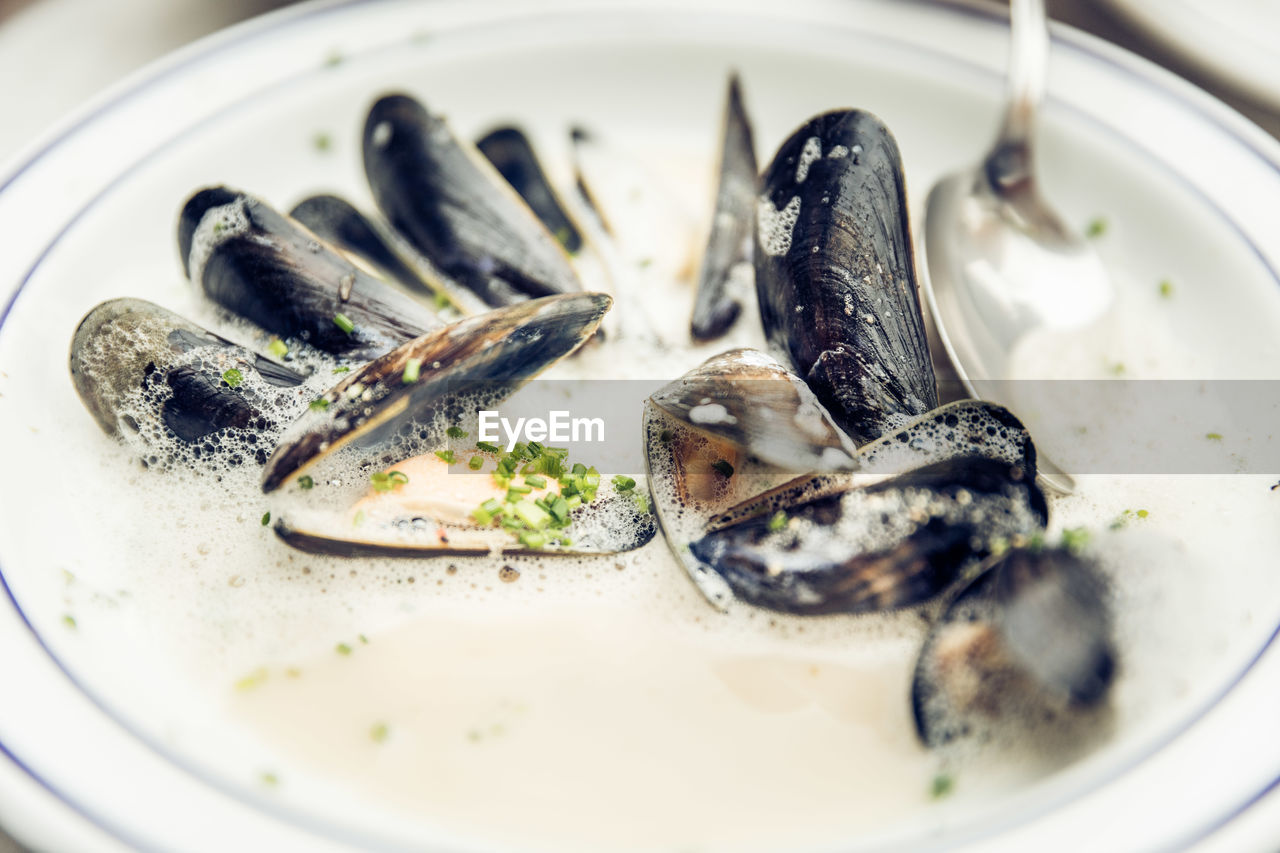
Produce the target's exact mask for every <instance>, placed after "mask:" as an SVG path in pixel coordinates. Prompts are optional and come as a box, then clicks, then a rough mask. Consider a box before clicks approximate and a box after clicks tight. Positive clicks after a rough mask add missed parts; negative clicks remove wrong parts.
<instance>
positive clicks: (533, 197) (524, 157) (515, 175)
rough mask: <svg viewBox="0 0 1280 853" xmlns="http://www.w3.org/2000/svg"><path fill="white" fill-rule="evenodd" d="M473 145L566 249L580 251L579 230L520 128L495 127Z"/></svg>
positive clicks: (582, 240) (583, 242)
mask: <svg viewBox="0 0 1280 853" xmlns="http://www.w3.org/2000/svg"><path fill="white" fill-rule="evenodd" d="M476 148H478V149H480V153H481V154H483V155H484V156H485V159H487V160H488V161H489V162H490V163H492V164H493V167H494V168H495V169H497V170H498V174H500V175H502V177H503V178H504V179H505V180H506V181H507V183H509V184H510V185H511V188H512V189H514V190H515V191H516V192H517V193H519V194H520V197H521V198H522V199H524V201H525V204H527V205H529V209H530V210H532V211H533V213H534V215H535V216H537V217H538V219H540V220H542V224H543V225H545V226H546V227H547V230H548V231H550V232H551V233H552V234H553V235H555V238H556V239H557V240H559V241H560V245H562V246H564V249H565V251H566V252H568V253H569V254H570V255H574V254H577V253H578V252H580V251H582V248H583V246H584V245H585V240H584V238H583V235H582V231H581V229H579V228H578V225H577V223H576V222H574V220H573V217H571V216H570V215H569V212H568V211H567V210H566V209H565V204H564V202H562V201H561V199H560V196H559V194H558V193H557V192H556V191H555V189H554V188H553V187H552V186H551V182H550V181H549V180H548V179H547V175H546V172H544V171H543V169H542V164H541V163H540V162H539V161H538V156H537V155H536V154H535V153H534V151H533V145H532V144H531V143H530V142H529V138H528V137H527V136H525V133H524V131H523V130H521V129H520V128H518V127H513V126H511V125H504V126H502V127H498V128H494V129H493V130H491V131H489V132H488V133H486V134H485V135H484V136H482V137H480V140H479V141H478V142H476Z"/></svg>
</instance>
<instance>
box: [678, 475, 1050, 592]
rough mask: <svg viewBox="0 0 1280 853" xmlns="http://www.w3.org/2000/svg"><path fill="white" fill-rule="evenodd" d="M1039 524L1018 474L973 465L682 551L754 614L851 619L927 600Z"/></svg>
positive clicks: (813, 507) (768, 520)
mask: <svg viewBox="0 0 1280 853" xmlns="http://www.w3.org/2000/svg"><path fill="white" fill-rule="evenodd" d="M1047 521H1048V509H1047V507H1046V504H1045V500H1044V496H1043V495H1042V494H1041V493H1040V490H1039V489H1038V488H1036V486H1035V483H1034V480H1033V478H1031V477H1028V476H1027V472H1025V471H1023V470H1022V469H1021V468H1019V467H1018V466H1014V465H1009V464H1007V463H1004V462H997V461H995V460H992V459H987V458H984V457H981V456H962V457H959V458H955V459H949V460H946V461H943V462H936V463H933V464H931V465H926V466H924V467H922V468H918V469H916V470H914V471H910V472H908V473H906V474H901V475H899V476H897V477H893V478H890V479H888V480H883V481H881V482H878V483H874V484H872V485H868V486H864V487H862V488H850V489H848V490H846V491H843V492H839V493H836V494H829V495H825V496H822V497H818V498H815V499H812V500H807V501H804V502H802V503H799V504H794V505H792V504H788V505H785V506H781V505H780V506H778V507H777V509H776V510H774V511H773V513H772V514H768V515H759V516H754V517H751V518H748V519H746V520H744V521H739V522H736V523H734V524H731V525H729V526H727V527H724V528H721V529H718V530H713V531H712V532H710V533H708V534H707V535H706V536H704V537H703V538H702V539H699V540H697V541H695V542H692V543H690V545H689V550H690V552H691V554H692V555H693V557H694V558H695V559H697V560H699V561H701V562H702V563H705V564H706V565H708V566H710V567H711V568H712V569H714V570H715V572H716V573H717V574H719V575H720V576H721V577H722V578H724V580H725V581H727V582H728V584H729V586H730V587H731V588H732V589H733V591H734V594H735V595H736V596H737V597H738V598H740V599H742V600H743V601H747V602H749V603H751V604H755V605H757V606H761V607H767V608H770V609H773V610H783V611H787V612H792V613H831V612H847V613H860V612H865V611H871V610H883V609H889V608H895V607H903V606H906V605H910V604H916V603H918V602H921V601H924V600H926V599H929V598H932V597H933V596H935V595H937V594H938V593H939V592H941V591H942V590H943V589H945V588H946V587H947V586H948V585H949V584H950V583H951V582H952V581H953V580H955V578H956V577H957V576H958V573H959V572H960V570H961V569H962V568H963V567H964V566H966V565H969V564H971V563H974V562H976V561H977V560H979V559H981V558H982V557H984V556H986V555H987V554H988V553H990V550H991V548H992V545H993V543H995V542H996V541H997V540H1001V539H1008V538H1010V537H1013V536H1020V535H1030V534H1031V533H1033V532H1035V531H1037V530H1040V529H1042V528H1043V527H1044V525H1045V524H1046V523H1047Z"/></svg>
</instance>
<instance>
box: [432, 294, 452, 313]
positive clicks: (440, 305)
mask: <svg viewBox="0 0 1280 853" xmlns="http://www.w3.org/2000/svg"><path fill="white" fill-rule="evenodd" d="M431 302H432V304H433V305H435V306H436V310H437V311H443V310H444V309H445V308H448V307H449V306H451V305H452V304H453V300H451V299H450V298H449V296H448V294H446V293H442V292H441V291H439V290H437V291H436V295H435V297H434V298H432V300H431Z"/></svg>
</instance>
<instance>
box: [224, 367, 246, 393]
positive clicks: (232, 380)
mask: <svg viewBox="0 0 1280 853" xmlns="http://www.w3.org/2000/svg"><path fill="white" fill-rule="evenodd" d="M222 381H223V382H225V383H227V386H228V387H230V388H239V387H240V386H241V385H243V384H244V374H243V373H241V372H240V371H239V370H236V369H235V368H234V367H233V368H231V369H230V370H227V371H223V374H222Z"/></svg>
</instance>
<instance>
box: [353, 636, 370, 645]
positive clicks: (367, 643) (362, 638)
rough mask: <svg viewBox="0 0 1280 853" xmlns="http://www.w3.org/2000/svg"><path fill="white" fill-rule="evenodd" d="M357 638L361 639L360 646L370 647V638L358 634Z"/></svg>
mask: <svg viewBox="0 0 1280 853" xmlns="http://www.w3.org/2000/svg"><path fill="white" fill-rule="evenodd" d="M356 637H357V638H359V640H360V645H362V646H367V645H369V638H368V637H366V636H365V635H364V634H356Z"/></svg>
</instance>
